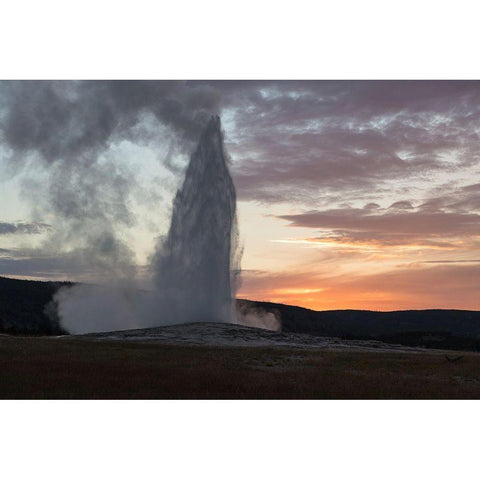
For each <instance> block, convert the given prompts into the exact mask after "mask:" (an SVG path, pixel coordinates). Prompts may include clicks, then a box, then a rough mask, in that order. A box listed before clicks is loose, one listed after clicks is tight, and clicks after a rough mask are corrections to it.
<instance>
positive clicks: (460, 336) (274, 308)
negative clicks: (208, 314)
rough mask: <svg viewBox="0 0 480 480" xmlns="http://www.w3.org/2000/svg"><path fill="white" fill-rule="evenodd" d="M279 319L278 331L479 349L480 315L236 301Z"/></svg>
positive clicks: (415, 344) (247, 307)
mask: <svg viewBox="0 0 480 480" xmlns="http://www.w3.org/2000/svg"><path fill="white" fill-rule="evenodd" d="M237 304H238V306H239V308H240V309H243V310H244V311H248V310H249V309H253V310H255V309H261V310H264V311H266V312H271V313H273V314H275V315H276V316H277V317H279V318H280V320H281V324H282V331H284V332H294V333H309V334H311V335H318V336H327V337H341V338H346V339H358V340H365V339H374V340H381V341H383V342H388V343H400V344H403V345H409V346H424V347H429V348H447V349H465V350H480V312H479V311H471V310H404V311H394V312H372V311H369V310H330V311H315V310H309V309H307V308H302V307H294V306H291V305H283V304H279V303H270V302H252V301H250V300H237Z"/></svg>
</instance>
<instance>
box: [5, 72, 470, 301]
mask: <svg viewBox="0 0 480 480" xmlns="http://www.w3.org/2000/svg"><path fill="white" fill-rule="evenodd" d="M214 113H215V114H217V113H218V114H220V115H221V118H222V123H223V128H224V130H225V141H226V147H227V150H228V152H229V154H230V156H231V170H232V175H233V179H234V182H235V185H236V188H237V195H238V200H239V226H240V232H241V237H242V241H243V243H244V256H243V262H242V268H243V275H242V277H243V284H242V287H241V289H240V292H239V296H241V297H245V298H250V299H257V300H268V301H274V302H282V303H289V304H295V305H302V306H306V307H309V308H315V309H337V308H364V309H375V310H394V309H410V308H412V309H418V308H465V309H480V295H479V290H480V162H479V152H480V142H479V139H480V138H479V133H480V83H479V82H472V81H466V82H453V81H410V82H409V81H398V82H394V81H358V82H355V81H319V82H314V81H251V82H247V81H239V82H235V81H195V82H133V83H130V82H0V182H1V184H0V185H1V197H0V200H1V203H0V205H1V206H0V274H2V275H7V276H17V277H22V278H39V279H67V278H68V279H73V280H83V281H88V280H90V281H98V280H99V279H100V278H102V277H108V276H109V275H110V276H111V275H118V274H119V272H121V273H122V275H123V274H125V272H128V274H129V275H137V276H140V277H141V276H142V275H143V276H145V278H147V277H148V261H149V256H150V255H151V254H152V253H153V249H154V245H155V242H156V239H157V238H158V237H159V236H161V235H164V234H165V233H166V231H167V229H168V222H169V215H170V212H171V201H172V198H173V195H174V193H175V191H176V189H177V188H178V186H179V184H180V182H181V180H182V174H183V169H184V168H185V165H186V162H187V160H188V154H189V152H190V151H191V150H192V148H193V147H194V145H195V141H196V139H197V137H198V134H199V131H200V130H201V126H202V125H203V123H204V121H205V118H208V116H209V115H211V114H214Z"/></svg>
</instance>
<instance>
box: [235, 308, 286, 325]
mask: <svg viewBox="0 0 480 480" xmlns="http://www.w3.org/2000/svg"><path fill="white" fill-rule="evenodd" d="M280 318H281V316H280V313H279V312H277V311H273V312H272V311H270V312H267V311H266V310H264V309H263V308H261V307H258V306H252V305H249V304H247V303H245V302H242V303H240V304H239V305H238V306H237V320H236V323H239V324H240V325H245V326H246V327H255V328H263V329H264V330H272V331H274V332H279V331H280V330H281V329H282V322H281V320H280Z"/></svg>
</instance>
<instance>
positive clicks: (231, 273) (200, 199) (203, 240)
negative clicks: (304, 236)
mask: <svg viewBox="0 0 480 480" xmlns="http://www.w3.org/2000/svg"><path fill="white" fill-rule="evenodd" d="M239 257H240V255H239V250H238V234H237V221H236V194H235V186H234V184H233V181H232V178H231V176H230V172H229V169H228V165H227V157H226V154H225V149H224V146H223V134H222V131H221V124H220V118H219V117H218V116H215V117H212V118H211V119H210V121H209V122H208V124H207V126H206V128H205V130H204V131H203V133H202V135H201V137H200V141H199V144H198V146H197V149H196V150H195V152H194V153H193V154H192V156H191V159H190V163H189V165H188V167H187V170H186V173H185V180H184V182H183V186H182V188H181V189H180V190H179V191H178V192H177V195H176V197H175V200H174V203H173V211H172V219H171V225H170V230H169V232H168V235H167V237H166V238H165V240H164V242H163V243H162V245H161V247H160V248H159V249H158V251H157V253H156V256H155V258H154V265H153V267H154V271H155V272H156V273H155V283H156V288H157V293H158V295H160V297H161V303H162V305H163V308H162V310H163V311H162V312H161V313H160V312H159V313H160V314H161V315H162V316H163V317H167V318H168V321H169V322H172V321H173V322H174V323H181V322H192V321H209V322H212V321H217V322H228V321H232V320H234V310H233V307H234V305H233V303H232V299H234V297H235V287H236V285H235V284H236V276H237V273H238V271H239V270H238V265H237V262H238V261H239Z"/></svg>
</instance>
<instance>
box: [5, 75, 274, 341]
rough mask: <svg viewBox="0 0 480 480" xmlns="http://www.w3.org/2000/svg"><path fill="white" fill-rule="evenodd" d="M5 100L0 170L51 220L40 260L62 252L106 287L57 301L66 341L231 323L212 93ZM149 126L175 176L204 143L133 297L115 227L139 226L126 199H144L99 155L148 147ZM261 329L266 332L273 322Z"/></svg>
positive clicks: (123, 84)
mask: <svg viewBox="0 0 480 480" xmlns="http://www.w3.org/2000/svg"><path fill="white" fill-rule="evenodd" d="M0 99H1V104H0V142H1V146H2V149H3V151H2V156H3V159H4V160H6V165H7V166H8V168H9V169H10V170H9V171H10V173H11V174H12V175H14V174H18V173H22V174H23V175H24V182H23V187H24V188H23V193H24V194H25V196H26V198H27V199H29V200H30V201H31V204H32V212H33V216H34V217H38V218H39V219H40V218H43V217H45V216H48V215H50V216H52V214H53V217H54V219H55V226H54V228H50V227H49V228H48V229H47V228H45V229H44V230H45V231H47V232H48V238H47V240H46V242H45V243H44V244H43V245H42V246H41V247H40V249H39V250H40V251H41V253H42V254H45V253H47V254H48V253H53V254H55V253H57V254H58V253H61V252H62V251H64V249H65V248H66V247H68V249H69V251H68V255H69V258H71V259H75V262H77V263H78V264H81V268H82V269H83V270H85V269H86V270H90V271H91V272H101V274H102V276H103V277H104V278H105V279H106V280H108V284H106V285H104V286H99V285H95V286H93V285H86V284H77V285H75V286H73V287H66V288H63V289H61V290H60V291H59V292H58V294H57V295H56V297H55V299H54V303H55V304H56V307H57V311H58V314H59V316H60V318H61V320H62V324H63V326H64V327H65V328H66V329H67V330H68V331H69V332H71V333H84V332H93V331H108V330H119V329H126V328H135V327H138V328H140V327H149V326H156V325H159V324H168V323H178V322H180V321H195V320H209V321H237V317H236V314H235V312H234V305H232V298H234V295H235V289H236V287H237V286H238V282H239V272H240V258H241V249H240V248H238V227H237V219H236V199H235V188H234V185H233V182H232V180H231V177H230V173H229V171H228V166H227V157H226V154H225V152H224V150H223V134H222V133H221V129H220V120H219V118H218V117H216V116H215V115H216V114H217V113H218V112H219V110H220V94H219V93H218V92H217V91H216V90H215V89H214V88H212V87H210V86H195V87H192V86H190V85H188V84H187V83H185V82H178V81H175V82H165V81H162V82H156V81H78V82H70V81H69V82H65V81H21V82H18V81H14V82H0ZM146 116H150V117H152V118H154V119H156V121H157V122H158V123H159V124H161V125H162V126H163V127H164V128H166V129H167V131H168V132H169V134H170V135H169V136H170V145H169V149H168V154H167V156H166V158H165V159H164V164H165V166H166V167H167V168H169V169H170V170H171V171H173V172H175V173H176V174H178V173H179V170H178V167H177V166H176V165H174V164H172V162H171V156H172V152H173V151H174V150H176V151H179V150H180V151H183V152H191V151H193V147H194V145H195V144H196V142H197V141H198V139H199V138H200V134H201V132H204V133H203V136H201V139H200V143H199V145H198V147H197V149H196V151H195V152H194V154H193V155H192V157H191V161H190V164H189V166H188V168H187V171H186V177H185V181H184V184H183V187H182V189H181V190H179V192H178V193H177V196H176V198H175V202H174V206H173V214H172V220H171V226H170V232H169V235H168V236H167V237H166V238H162V239H160V240H159V242H158V244H157V248H156V253H155V255H154V257H153V258H152V264H151V267H152V274H153V278H154V280H155V291H153V292H152V291H146V290H142V289H141V288H139V286H138V283H137V282H136V268H137V267H136V264H135V258H134V256H135V254H134V252H133V251H132V250H131V249H130V248H129V246H128V244H127V242H126V241H125V239H124V237H123V236H122V227H132V226H134V225H135V222H136V219H135V217H134V215H133V214H132V212H131V210H130V208H129V201H128V199H129V196H130V195H131V192H132V190H133V189H137V190H138V189H139V188H140V186H139V185H137V177H136V175H135V172H132V171H131V169H129V168H128V167H127V166H126V165H124V164H121V163H117V162H115V160H112V159H111V158H110V159H109V158H108V156H105V155H104V153H105V152H106V151H107V150H108V148H109V147H110V146H111V145H112V144H115V143H116V142H119V141H121V140H124V139H127V140H129V141H131V142H134V143H138V144H142V143H143V142H148V141H152V140H153V141H154V142H155V138H153V139H152V138H151V135H152V133H151V132H148V131H145V129H142V128H141V124H142V121H144V119H145V117H146ZM212 116H213V117H212ZM149 135H150V137H149ZM30 170H31V171H32V172H34V173H33V174H32V175H30V176H29V175H28V174H27V175H26V178H25V172H27V173H28V172H29V171H30ZM39 172H40V180H36V178H38V177H39ZM42 173H43V178H42V176H41V174H42ZM32 225H41V226H43V225H45V224H43V223H40V222H38V221H37V222H36V223H32ZM5 228H6V227H5ZM15 228H17V230H18V229H20V230H25V228H26V227H25V228H24V227H23V226H21V227H19V226H16V227H15ZM10 230H12V227H10ZM10 230H9V231H10ZM32 231H33V230H32ZM107 285H108V286H107ZM48 309H49V311H51V306H49V307H48ZM260 317H261V318H260ZM255 318H256V319H257V323H258V321H259V322H260V323H261V326H264V325H263V324H264V323H265V322H264V321H263V320H265V315H263V314H261V313H259V312H257V313H255V312H249V314H248V315H245V314H240V315H239V317H238V321H240V322H241V323H246V324H252V323H255V320H254V319H255ZM266 320H267V322H266V323H268V324H269V325H268V326H267V328H272V325H273V323H275V319H270V318H268V319H266ZM272 322H273V323H272ZM270 324H272V325H270ZM273 328H276V327H275V325H273Z"/></svg>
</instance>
